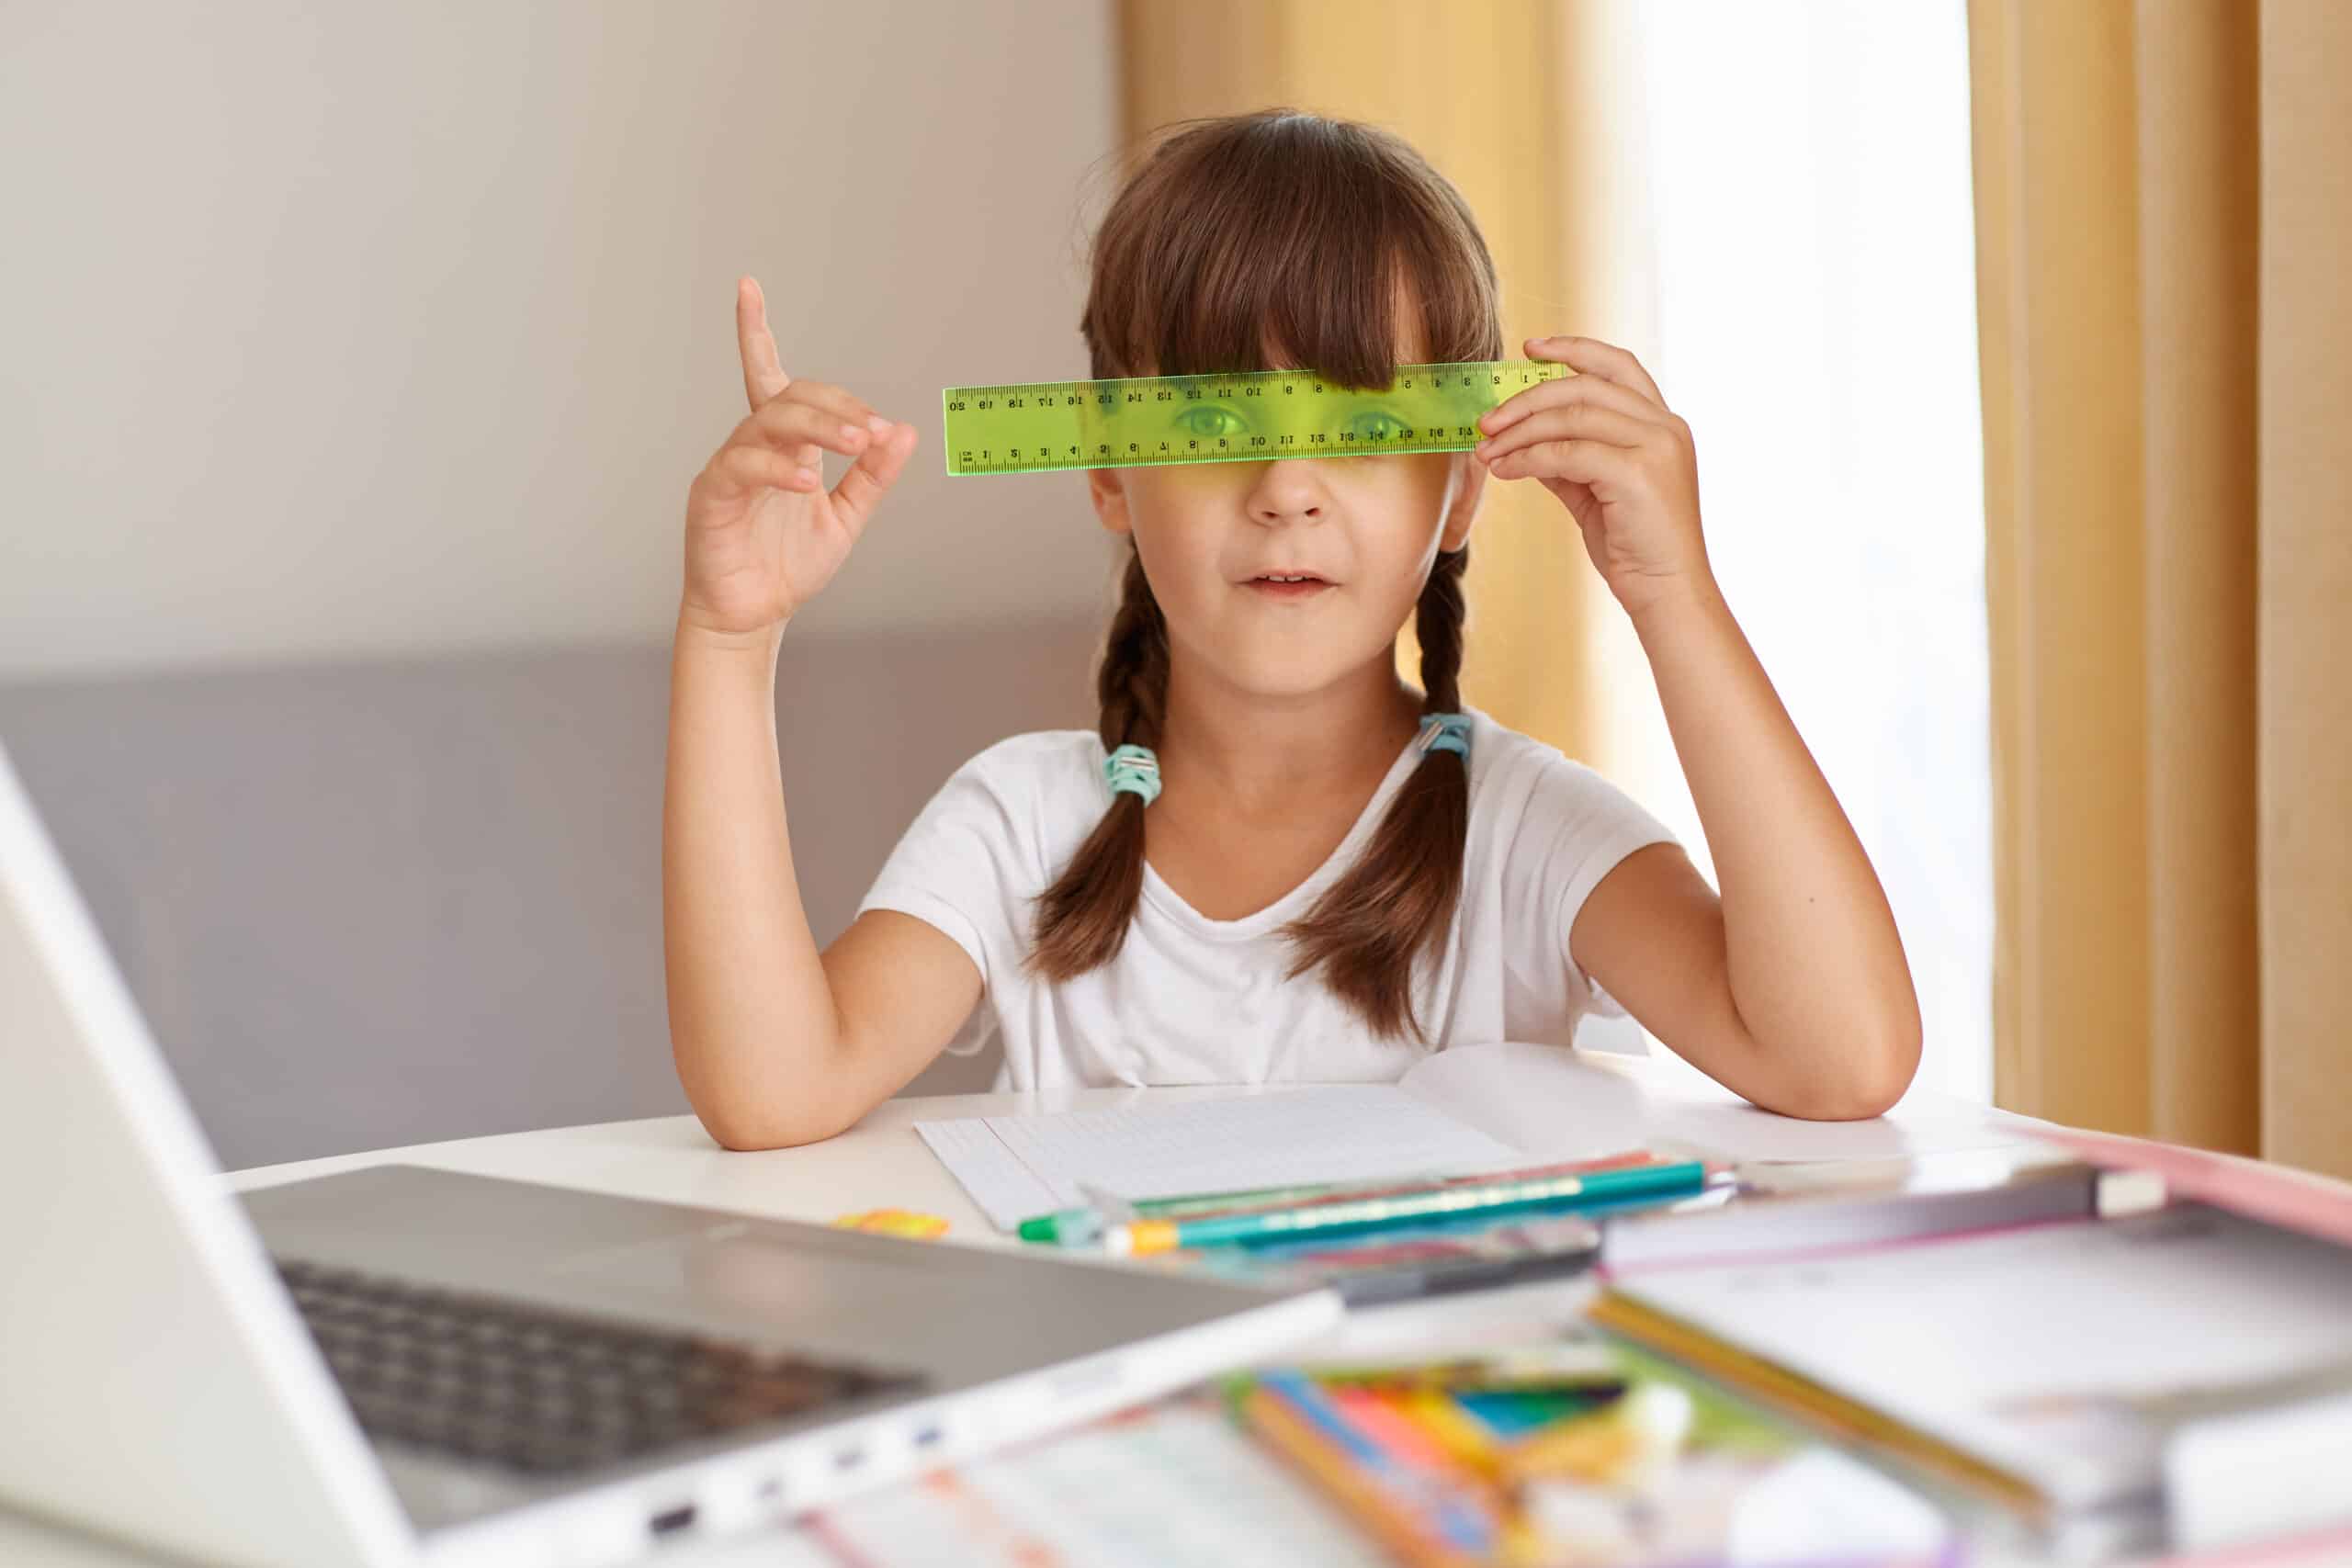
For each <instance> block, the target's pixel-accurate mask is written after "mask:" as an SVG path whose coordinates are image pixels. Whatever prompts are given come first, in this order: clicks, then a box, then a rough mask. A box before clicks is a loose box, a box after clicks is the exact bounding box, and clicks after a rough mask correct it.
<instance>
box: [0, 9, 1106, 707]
mask: <svg viewBox="0 0 2352 1568" xmlns="http://www.w3.org/2000/svg"><path fill="white" fill-rule="evenodd" d="M1112 28H1113V22H1112V18H1111V15H1110V9H1109V7H1108V6H1103V5H1096V4H1080V3H1075V0H1072V3H1058V0H1057V3H1055V4H1049V5H1034V4H1033V5H1024V6H1018V7H1016V6H1013V5H1012V4H1010V3H1009V0H995V3H989V4H976V3H959V4H955V5H944V4H927V3H922V0H914V3H905V0H901V3H882V0H861V3H860V4H856V5H847V6H844V5H814V4H782V3H773V0H771V3H752V0H729V3H723V4H722V3H717V0H709V3H699V4H695V5H690V6H650V5H636V4H625V3H618V0H599V3H595V4H567V5H560V6H521V5H512V4H499V3H492V4H481V3H480V0H435V3H431V4H409V3H403V4H401V5H394V6H384V5H365V6H363V5H347V4H331V5H326V6H297V5H259V4H243V5H237V6H219V7H210V6H164V5H155V6H95V5H67V4H33V3H28V0H12V3H11V4H10V5H8V6H6V7H5V8H0V190H5V191H6V192H7V201H6V231H7V235H8V237H7V239H6V243H5V244H0V344H5V345H6V349H5V355H0V479H5V487H6V488H5V491H0V497H5V499H0V508H5V510H0V680H6V679H9V678H17V677H27V676H33V675H43V674H51V673H60V672H68V671H97V670H113V669H140V668H155V667H163V666H179V665H190V664H195V665H222V664H243V663H250V662H267V661H273V660H280V659H284V658H288V657H306V656H311V655H320V654H329V653H351V652H361V653H376V652H387V651H390V652H401V653H406V652H432V651H444V650H449V649H458V648H466V647H481V646H488V645H503V646H527V645H533V644H540V643H551V642H574V641H601V640H610V639H616V638H626V639H635V638H642V639H645V640H649V641H659V640H663V639H666V637H668V634H669V629H670V626H671V622H672V618H673V613H674V610H675V605H676V599H677V581H678V555H679V525H680V517H681V509H682V505H683V502H684V494H685V489H686V485H687V482H688V480H689V479H691V478H692V477H693V475H694V473H695V469H696V468H699V467H700V466H701V464H702V462H703V461H704V460H705V459H706V458H707V457H708V455H709V453H710V452H711V450H712V449H713V448H715V447H716V446H717V445H718V442H719V441H720V440H721V439H722V438H723V437H724V435H725V434H726V433H727V431H728V430H729V428H730V427H731V426H732V425H733V423H735V422H736V421H737V420H738V419H739V418H741V416H742V414H743V412H744V405H743V394H742V383H741V375H740V372H739V371H738V369H737V367H736V355H735V347H734V329H733V288H734V279H735V278H736V276H738V275H739V274H740V273H742V272H746V271H748V272H751V273H753V274H754V275H755V276H758V277H759V278H760V279H761V280H762V282H763V284H764V285H765V286H766V288H767V290H768V294H769V298H770V301H771V310H772V314H773V316H774V319H775V328H776V334H777V338H778V340H779V342H780V344H782V347H783V351H784V355H785V361H786V368H788V369H790V370H792V371H794V372H795V373H796V374H800V375H806V376H811V377H815V378H820V379H823V380H830V381H836V382H839V383H841V384H842V385H845V386H848V387H850V388H851V389H854V390H855V391H856V392H858V393H859V394H861V395H862V396H865V398H867V399H868V400H871V401H872V402H874V403H875V404H876V405H877V406H878V407H879V408H881V409H882V410H883V411H884V412H886V413H888V414H889V415H891V416H893V417H897V418H903V419H911V420H913V421H914V422H916V423H919V424H920V425H922V428H923V431H924V444H923V446H922V447H921V448H919V449H918V451H917V454H916V457H915V458H914V461H913V462H912V464H911V465H910V470H909V472H908V474H907V475H906V476H905V477H904V478H903V479H901V481H900V485H899V491H898V493H897V494H895V495H894V496H893V498H892V500H891V502H890V503H889V505H888V508H887V510H886V511H885V512H884V513H882V514H881V515H880V516H879V517H878V518H877V519H876V522H875V524H874V526H873V528H872V530H871V531H870V532H869V533H868V534H867V535H866V536H865V539H864V541H863V542H862V543H861V545H860V547H859V549H858V553H857V555H856V556H855V557H854V558H853V559H852V561H851V562H850V564H849V566H848V567H847V568H846V569H844V570H843V572H842V576H841V577H840V578H838V579H836V581H835V582H834V584H833V587H832V589H831V592H829V593H828V594H827V596H826V598H825V599H824V600H822V601H820V603H819V604H818V605H816V606H815V607H814V608H813V609H812V610H811V611H810V612H809V614H808V615H806V616H805V617H804V624H809V625H825V626H834V627H850V626H871V625H874V624H876V623H883V622H913V621H944V622H952V623H958V624H963V623H970V622H976V621H978V620H983V619H988V618H993V617H1002V616H1007V615H1035V614H1053V613H1068V612H1072V611H1075V612H1079V613H1083V612H1085V611H1087V610H1089V609H1091V608H1092V607H1093V606H1095V605H1097V604H1102V603H1104V602H1106V601H1105V597H1104V596H1105V593H1106V592H1107V590H1106V587H1105V572H1104V561H1105V560H1106V558H1107V554H1108V552H1107V547H1106V543H1105V538H1104V536H1103V534H1102V533H1101V531H1100V529H1099V528H1098V527H1097V526H1096V525H1095V524H1094V522H1093V520H1092V518H1091V513H1088V512H1087V511H1086V509H1085V507H1084V503H1083V501H1082V484H1081V481H1080V479H1079V478H1078V477H1077V476H1070V475H1055V476H1050V477H1032V478H1025V479H956V480H949V479H946V478H945V477H944V473H943V471H942V466H941V461H940V451H939V445H938V437H939V391H940V389H941V387H942V386H944V385H946V384H948V383H950V382H954V381H978V380H988V379H998V380H1010V379H1021V378H1047V377H1057V376H1070V375H1082V374H1084V373H1085V367H1084V359H1083V355H1082V350H1081V347H1080V341H1079V337H1078V333H1077V320H1078V312H1079V309H1080V304H1081V303H1082V299H1083V280H1084V275H1083V271H1082V265H1081V263H1082V255H1081V253H1080V244H1081V243H1082V240H1083V237H1084V228H1085V224H1086V222H1087V220H1089V219H1090V218H1091V215H1092V213H1093V212H1095V211H1099V208H1100V202H1101V200H1102V199H1103V196H1105V195H1106V194H1107V191H1108V188H1109V186H1110V185H1111V183H1112V182H1113V180H1114V178H1115V169H1114V167H1113V164H1112V161H1111V160H1110V159H1109V158H1108V157H1107V156H1106V155H1107V154H1108V153H1110V152H1111V151H1112V150H1113V148H1114V136H1115V131H1114V127H1115V124H1116V104H1115V80H1114V38H1113V34H1112ZM1089 204H1091V205H1089ZM840 468H841V463H840V460H839V459H834V460H833V461H832V463H831V466H830V468H829V478H830V477H838V474H839V471H840Z"/></svg>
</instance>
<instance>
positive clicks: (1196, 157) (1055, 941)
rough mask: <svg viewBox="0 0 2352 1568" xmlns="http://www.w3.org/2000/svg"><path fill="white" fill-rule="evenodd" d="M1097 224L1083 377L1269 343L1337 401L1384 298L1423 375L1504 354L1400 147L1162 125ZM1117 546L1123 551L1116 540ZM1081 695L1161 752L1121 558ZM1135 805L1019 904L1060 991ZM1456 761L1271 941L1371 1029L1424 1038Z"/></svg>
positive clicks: (1488, 313)
mask: <svg viewBox="0 0 2352 1568" xmlns="http://www.w3.org/2000/svg"><path fill="white" fill-rule="evenodd" d="M1169 129H1170V134H1168V135H1167V136H1166V137H1165V139H1164V140H1163V141H1160V142H1159V145H1158V146H1157V147H1156V148H1155V149H1154V151H1153V152H1152V154H1151V156H1150V157H1149V158H1148V160H1147V161H1146V162H1145V163H1144V164H1143V166H1142V167H1141V168H1140V169H1138V170H1137V171H1136V174H1135V175H1133V177H1132V178H1130V179H1129V180H1128V181H1127V183H1126V185H1125V188H1124V189H1122V190H1121V191H1120V192H1119V194H1118V196H1117V197H1116V198H1115V199H1114V201H1113V202H1112V204H1111V207H1110V209H1109V210H1108V211H1107V212H1106V213H1105V214H1104V216H1103V224H1102V228H1101V229H1100V230H1099V231H1098V232H1097V233H1096V236H1095V242H1094V251H1093V267H1092V273H1093V276H1092V284H1091V288H1090V290H1089V292H1088V294H1087V299H1086V310H1085V314H1084V315H1083V316H1082V317H1081V318H1080V321H1079V331H1080V333H1083V334H1084V335H1085V338H1086V344H1087V347H1088V350H1089V351H1090V353H1091V356H1092V364H1093V369H1092V374H1093V376H1094V377H1095V378H1098V379H1099V378H1111V377H1125V376H1144V375H1163V376H1181V375H1199V374H1207V373H1213V372H1216V371H1221V370H1251V369H1259V368H1262V367H1263V355H1264V354H1265V352H1266V348H1267V345H1268V344H1270V343H1271V344H1278V345H1280V346H1281V347H1282V348H1283V349H1286V350H1287V351H1289V353H1290V354H1291V355H1293V356H1294V358H1295V362H1296V363H1297V364H1299V365H1300V366H1302V367H1308V368H1312V369H1314V370H1317V371H1318V372H1320V373H1321V374H1322V376H1323V377H1324V378H1325V379H1327V380H1330V381H1333V382H1335V383H1337V384H1339V385H1341V386H1346V387H1367V388H1368V387H1383V386H1386V385H1387V384H1388V383H1389V382H1390V381H1391V380H1392V379H1393V378H1395V376H1396V371H1397V362H1398V361H1397V355H1398V352H1399V350H1400V348H1401V347H1402V346H1403V345H1402V344H1399V342H1398V341H1397V333H1396V327H1397V322H1396V319H1395V318H1396V311H1397V303H1396V302H1397V299H1398V298H1399V297H1400V295H1401V297H1402V298H1404V299H1407V300H1408V301H1409V302H1410V306H1411V309H1413V310H1415V311H1416V312H1417V313H1418V314H1419V320H1420V326H1421V331H1422V338H1421V341H1422V344H1423V345H1424V346H1425V347H1426V349H1427V360H1428V361H1429V362H1431V363H1436V362H1443V361H1448V360H1464V359H1498V358H1500V357H1502V322H1501V318H1500V313H1499V310H1498V306H1497V288H1496V279H1495V266H1494V261H1493V258H1492V257H1491V256H1489V255H1488V254H1487V245H1486V242H1485V240H1484V239H1482V238H1481V237H1480V236H1479V233H1478V229H1477V225H1476V222H1475V221H1474V220H1472V218H1471V216H1470V209H1469V207H1468V205H1467V204H1466V203H1464V201H1463V199H1462V197H1461V196H1460V194H1459V193H1458V192H1456V191H1455V190H1454V188H1453V186H1452V185H1450V184H1448V183H1447V181H1446V180H1445V179H1444V177H1443V176H1442V175H1439V174H1438V173H1437V171H1436V170H1434V169H1432V168H1430V165H1429V164H1428V163H1427V162H1425V161H1424V160H1423V159H1422V157H1421V156H1420V154H1419V153H1418V152H1414V151H1413V149H1412V148H1411V147H1410V146H1408V144H1407V143H1406V142H1405V141H1403V140H1402V139H1400V138H1398V137H1397V136H1396V135H1394V134H1393V133H1391V132H1388V131H1385V130H1380V129H1378V128H1376V127H1372V126H1366V125H1360V124H1356V123H1353V122H1351V121H1348V120H1340V119H1329V118H1323V117H1321V116H1317V115H1311V114H1304V113H1300V112H1298V111H1296V110H1293V109H1287V108H1272V109H1264V110H1261V111H1259V112H1257V113H1254V114H1246V115H1236V116H1231V117H1227V118H1215V119H1200V120H1186V121H1182V122H1179V123H1178V124H1177V125H1175V126H1173V127H1170V128H1169ZM1129 543H1130V546H1132V544H1133V539H1132V536H1130V539H1129ZM1469 556H1470V552H1469V548H1468V547H1467V546H1466V545H1465V546H1464V547H1463V548H1461V549H1459V550H1452V551H1441V552H1439V555H1438V557H1437V562H1436V565H1435V567H1434V568H1433V569H1432V570H1431V571H1430V579H1429V582H1428V585H1427V586H1426V587H1425V588H1424V589H1423V590H1422V592H1421V596H1420V603H1419V606H1418V608H1417V610H1416V613H1415V617H1414V631H1415V634H1416V636H1417V637H1418V638H1419V642H1420V649H1421V688H1422V690H1423V692H1424V693H1425V694H1426V697H1425V700H1424V702H1423V710H1424V711H1425V712H1428V713H1452V712H1455V711H1458V710H1459V709H1460V707H1461V705H1462V704H1461V693H1460V691H1459V690H1458V687H1457V684H1456V682H1457V678H1458V677H1459V675H1460V673H1461V669H1462V625H1463V617H1464V605H1463V598H1462V572H1463V569H1464V567H1465V566H1467V565H1468V564H1469ZM1095 687H1096V691H1097V693H1098V694H1099V695H1100V697H1101V700H1102V718H1101V722H1100V726H1099V728H1100V733H1101V735H1102V737H1103V747H1104V749H1105V750H1110V749H1112V748H1114V747H1118V746H1122V745H1128V744H1133V745H1137V746H1149V747H1154V748H1157V747H1158V745H1159V738H1160V728H1161V721H1162V718H1163V717H1164V714H1165V707H1166V700H1167V694H1168V626H1167V622H1166V621H1165V620H1164V619H1162V617H1161V615H1160V610H1159V602H1158V601H1157V600H1156V599H1154V598H1153V597H1152V592H1151V584H1150V583H1149V582H1148V581H1147V580H1146V579H1145V576H1144V570H1143V561H1142V558H1141V557H1140V556H1137V555H1134V554H1132V553H1131V554H1130V555H1129V557H1128V559H1127V565H1126V575H1125V581H1124V583H1123V585H1122V589H1121V598H1120V604H1119V608H1118V611H1117V614H1116V615H1114V617H1113V618H1112V622H1111V628H1110V634H1109V637H1108V638H1107V640H1106V642H1105V645H1104V648H1103V662H1102V666H1101V669H1100V670H1099V671H1098V672H1097V674H1096V677H1095ZM1143 814H1144V801H1143V797H1142V796H1141V795H1135V794H1131V793H1121V794H1119V795H1114V796H1112V798H1111V805H1110V808H1109V809H1108V810H1106V811H1105V812H1104V813H1103V820H1102V821H1101V822H1100V823H1099V824H1098V825H1097V826H1096V827H1095V829H1094V831H1093V833H1092V834H1091V836H1090V837H1089V838H1088V839H1087V840H1086V842H1085V843H1084V844H1082V845H1081V846H1080V848H1079V851H1078V852H1077V853H1076V854H1075V855H1073V856H1072V857H1071V859H1070V863H1069V865H1068V867H1066V868H1065V869H1064V870H1063V872H1062V874H1061V877H1060V879H1059V880H1058V881H1057V882H1056V883H1055V884H1054V885H1053V886H1051V887H1049V888H1047V889H1046V892H1045V893H1044V894H1043V895H1041V896H1040V897H1039V898H1038V900H1037V904H1038V909H1037V915H1036V925H1035V938H1036V945H1035V948H1034V949H1033V950H1032V951H1031V953H1029V955H1028V957H1027V959H1026V960H1025V964H1026V966H1027V967H1029V968H1030V969H1031V970H1033V971H1035V972H1036V973H1039V974H1042V975H1044V976H1046V977H1047V978H1049V979H1053V980H1057V981H1060V980H1068V979H1071V978H1074V977H1075V976H1080V975H1083V974H1085V973H1086V972H1087V971H1089V970H1091V969H1093V968H1095V967H1096V966H1097V965H1099V964H1105V963H1108V962H1109V961H1110V960H1111V959H1112V958H1113V957H1114V955H1116V954H1117V953H1118V951H1119V949H1120V946H1121V944H1122V943H1124V942H1125V940H1126V934H1127V928H1128V926H1129V925H1130V924H1132V923H1133V921H1134V919H1135V909H1136V899H1137V898H1138V897H1140V896H1141V894H1142V890H1143V864H1144V820H1143ZM1469 817H1470V784H1469V773H1468V765H1467V762H1466V760H1465V759H1464V758H1463V757H1461V756H1458V755H1456V754H1455V753H1453V752H1452V751H1441V750H1431V751H1430V752H1428V753H1427V754H1425V755H1424V756H1423V757H1422V759H1421V761H1420V762H1419V765H1418V766H1417V767H1415V768H1414V770H1413V772H1412V773H1411V775H1410V776H1409V777H1408V778H1407V779H1406V781H1405V784H1404V786H1403V788H1402V789H1401V790H1400V791H1399V792H1398V793H1397V797H1396V799H1395V800H1394V801H1393V802H1392V803H1391V804H1390V806H1389V807H1388V811H1387V814H1386V816H1385V817H1384V818H1382V819H1381V822H1380V825H1379V827H1378V829H1377V830H1376V831H1375V832H1374V836H1373V839H1372V842H1371V844H1370V845H1369V846H1368V847H1367V848H1366V849H1365V851H1364V852H1363V856H1362V858H1361V859H1359V860H1358V861H1357V862H1356V863H1355V864H1354V865H1353V866H1351V868H1350V869H1349V870H1348V872H1347V873H1346V874H1344V875H1343V876H1342V877H1341V878H1340V880H1339V881H1338V882H1337V883H1335V884H1334V885H1333V886H1330V887H1329V888H1328V889H1327V890H1325V892H1324V893H1323V895H1322V897H1319V898H1318V899H1317V901H1316V903H1315V905H1314V907H1313V908H1310V909H1309V910H1308V911H1307V912H1306V914H1304V915H1302V916H1300V917H1299V918H1298V919H1295V920H1293V921H1291V922H1290V923H1289V924H1288V925H1286V926H1284V927H1283V935H1285V936H1287V937H1289V938H1290V939H1291V941H1292V942H1293V945H1294V950H1295V957H1294V959H1293V961H1292V964H1291V965H1290V969H1289V973H1288V976H1287V977H1289V978H1293V979H1295V978H1296V977H1297V976H1301V975H1303V974H1306V973H1307V972H1308V971H1310V970H1313V969H1315V968H1317V967H1318V966H1319V967H1321V968H1322V969H1323V971H1324V979H1325V983H1326V984H1328V985H1329V987H1331V989H1332V991H1333V992H1334V993H1336V994H1337V995H1338V996H1339V998H1340V1000H1341V1001H1342V1002H1344V1003H1346V1004H1347V1005H1348V1006H1349V1007H1350V1008H1351V1010H1354V1011H1355V1012H1356V1013H1357V1014H1359V1015H1360V1016H1361V1017H1362V1018H1363V1020H1364V1021H1365V1022H1366V1023H1367V1024H1368V1025H1369V1026H1370V1027H1371V1028H1372V1030H1373V1031H1374V1033H1376V1034H1380V1035H1395V1034H1401V1033H1404V1032H1408V1031H1409V1032H1411V1033H1412V1034H1414V1035H1415V1036H1416V1037H1417V1038H1419V1039H1420V1040H1421V1041H1422V1042H1423V1043H1427V1037H1426V1034H1425V1033H1424V1032H1423V1031H1422V1028H1421V1025H1420V1022H1419V1020H1418V1019H1417V1018H1416V1017H1415V1014H1414V1009H1413V995H1412V978H1413V966H1414V964H1415V962H1416V961H1417V959H1419V957H1420V956H1421V955H1422V954H1423V953H1425V952H1426V953H1429V954H1430V956H1431V957H1432V958H1434V956H1435V953H1436V951H1437V949H1438V948H1439V946H1440V944H1441V943H1442V942H1443V940H1444V936H1445V933H1446V931H1448V929H1449V928H1450V927H1451V926H1452V924H1453V910H1454V906H1455V904H1456V902H1457V901H1458V899H1459V897H1460V894H1461V889H1462V852H1463V841H1464V838H1465V836H1466V835H1467V833H1468V830H1469Z"/></svg>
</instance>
